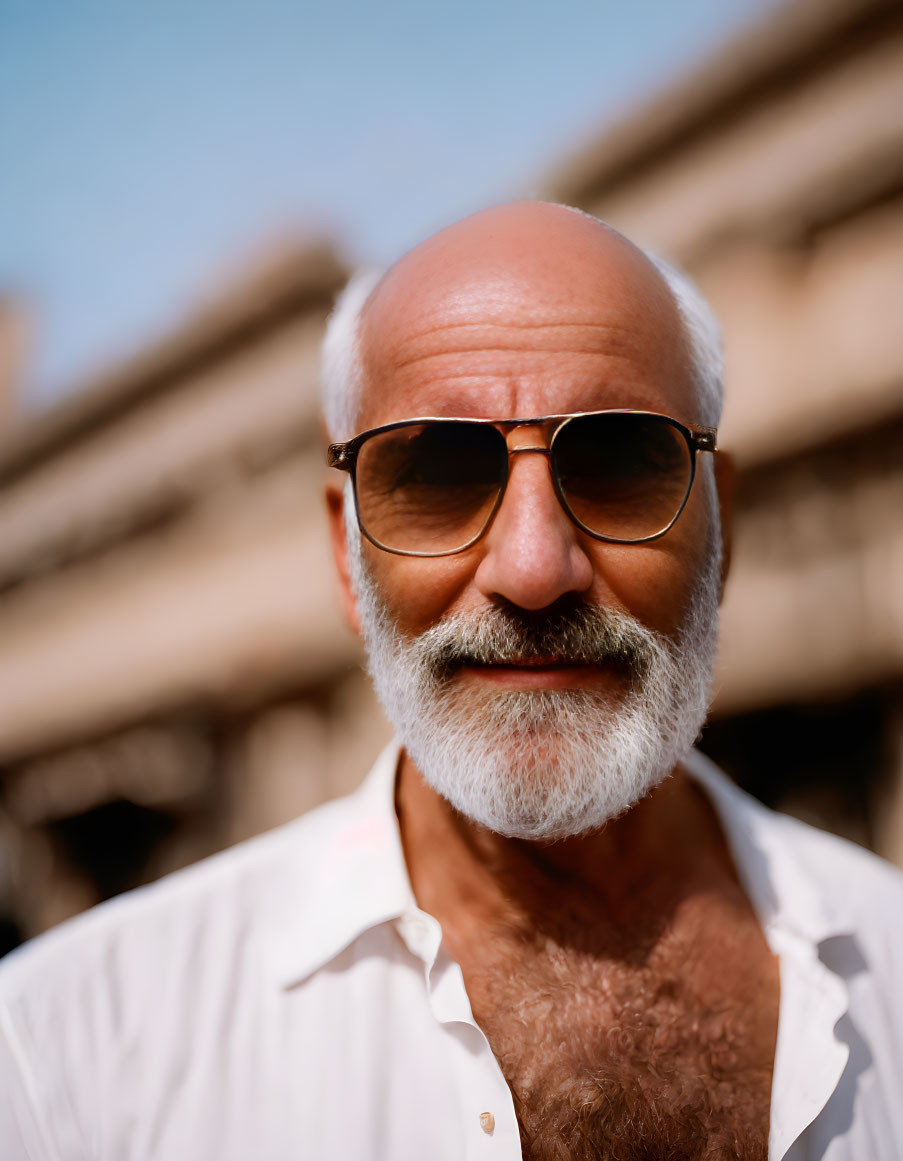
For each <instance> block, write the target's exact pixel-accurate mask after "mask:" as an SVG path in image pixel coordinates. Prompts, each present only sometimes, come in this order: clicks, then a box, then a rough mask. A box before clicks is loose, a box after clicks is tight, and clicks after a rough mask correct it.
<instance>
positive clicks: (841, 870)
mask: <svg viewBox="0 0 903 1161" xmlns="http://www.w3.org/2000/svg"><path fill="white" fill-rule="evenodd" d="M770 813H771V816H772V820H773V825H774V827H775V829H776V830H777V831H778V832H779V833H780V834H781V835H782V837H783V839H784V841H785V842H786V843H787V844H788V845H789V846H790V847H791V848H792V850H793V853H794V857H795V858H796V860H797V861H798V862H799V863H800V865H801V866H803V867H804V868H805V870H806V871H807V872H808V873H809V875H810V876H811V878H812V880H813V881H817V882H818V883H819V884H820V886H821V888H822V892H823V894H825V895H826V896H827V897H829V898H830V899H833V900H836V901H837V902H838V903H839V904H840V905H842V906H844V907H845V908H846V910H847V911H848V912H849V913H850V914H851V915H852V916H854V917H856V918H857V919H858V921H859V923H860V925H861V923H862V922H863V920H865V919H866V918H872V917H873V918H877V919H879V920H885V919H887V918H889V917H890V916H891V915H893V914H895V915H896V916H897V918H898V919H899V918H900V917H901V916H903V870H901V869H900V868H899V867H897V866H895V865H894V864H893V863H890V862H888V861H887V860H886V859H883V858H881V857H880V856H878V855H876V854H874V853H873V852H872V851H870V850H867V849H866V848H865V847H863V846H860V844H859V843H856V842H853V841H852V840H850V839H848V838H841V837H840V836H839V835H836V834H832V833H831V832H830V831H826V830H821V829H820V828H819V827H816V826H812V825H810V824H809V823H807V822H804V821H802V820H800V819H798V818H794V817H793V816H791V815H788V814H782V813H778V812H774V811H772V812H770ZM894 934H895V935H897V936H898V937H899V938H900V939H901V942H903V928H900V927H899V925H897V926H895V929H894Z"/></svg>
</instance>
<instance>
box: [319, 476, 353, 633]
mask: <svg viewBox="0 0 903 1161" xmlns="http://www.w3.org/2000/svg"><path fill="white" fill-rule="evenodd" d="M326 510H327V512H328V513H329V533H330V536H331V538H332V554H333V557H334V558H335V564H336V570H337V571H338V574H339V589H340V592H341V594H342V608H343V609H344V612H345V619H346V620H347V621H348V624H349V625H350V626H351V628H352V629H353V630H354V632H355V633H357V635H358V636H360V635H361V622H360V618H359V617H358V613H357V601H356V600H355V597H354V588H353V586H352V584H351V572H350V569H349V567H348V540H347V538H346V536H345V495H344V492H343V490H342V487H341V485H339V484H334V483H332V482H330V483H328V484H327V485H326Z"/></svg>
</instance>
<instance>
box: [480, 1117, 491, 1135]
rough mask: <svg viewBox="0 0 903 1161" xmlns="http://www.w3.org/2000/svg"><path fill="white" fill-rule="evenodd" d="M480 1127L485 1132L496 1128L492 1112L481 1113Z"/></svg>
mask: <svg viewBox="0 0 903 1161" xmlns="http://www.w3.org/2000/svg"><path fill="white" fill-rule="evenodd" d="M480 1128H481V1129H482V1130H483V1132H484V1133H491V1132H492V1130H493V1129H494V1128H495V1117H494V1116H493V1115H492V1113H480Z"/></svg>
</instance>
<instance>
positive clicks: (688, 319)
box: [643, 250, 724, 427]
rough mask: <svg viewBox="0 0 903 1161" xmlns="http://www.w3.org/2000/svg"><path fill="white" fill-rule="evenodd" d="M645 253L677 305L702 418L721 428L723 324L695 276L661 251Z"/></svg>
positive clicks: (705, 421) (708, 424) (704, 421)
mask: <svg viewBox="0 0 903 1161" xmlns="http://www.w3.org/2000/svg"><path fill="white" fill-rule="evenodd" d="M643 253H644V254H645V255H646V257H647V258H648V259H649V261H650V262H651V263H652V265H653V266H654V267H655V268H656V270H657V271H658V272H659V274H660V275H661V276H662V278H663V279H664V280H665V282H666V283H667V286H668V289H669V290H670V291H671V294H672V296H673V298H674V301H675V303H676V304H677V309H678V312H679V313H680V319H681V322H682V323H683V326H684V332H685V334H686V336H687V342H688V344H689V347H690V358H691V359H692V362H693V371H694V375H695V378H696V394H697V398H698V399H699V412H700V420H701V422H702V423H703V424H705V425H706V426H707V427H717V426H718V424H719V423H720V422H721V409H722V406H723V405H724V352H723V349H722V345H721V324H720V323H719V322H718V318H717V316H716V315H715V312H714V311H713V310H712V308H711V307H710V306H709V304H708V302H707V301H706V300H705V299H704V298H703V297H702V295H701V294H700V293H699V290H698V289H697V288H696V284H695V283H694V282H693V281H692V279H690V278H689V277H688V276H687V275H686V274H684V272H683V271H682V270H678V269H677V268H676V267H675V266H671V265H670V264H669V263H668V262H666V261H665V260H664V258H659V256H658V255H657V254H651V253H650V252H649V251H648V250H644V251H643Z"/></svg>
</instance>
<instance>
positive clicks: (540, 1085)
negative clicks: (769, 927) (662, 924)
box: [465, 923, 777, 1161]
mask: <svg viewBox="0 0 903 1161" xmlns="http://www.w3.org/2000/svg"><path fill="white" fill-rule="evenodd" d="M606 943H607V944H608V947H609V949H610V948H611V945H612V939H611V938H609V939H608V940H606ZM499 949H502V950H501V951H500V950H499ZM615 950H616V954H614V955H612V954H600V952H599V948H598V946H579V945H577V946H575V945H574V944H573V943H567V942H563V941H561V940H559V939H557V938H556V937H555V935H554V934H549V933H548V932H546V933H544V934H542V935H540V934H537V935H536V936H535V938H533V939H531V940H528V941H524V940H523V938H521V939H520V940H519V941H518V942H517V946H516V950H515V944H514V942H513V941H512V940H510V939H508V940H506V939H505V937H504V936H501V937H500V938H499V939H497V940H488V941H486V943H485V944H484V945H483V950H482V951H479V952H477V953H476V954H475V955H473V956H472V957H471V960H470V963H469V965H468V966H467V967H466V968H465V978H466V979H467V986H468V991H469V992H470V993H471V1000H472V1003H473V1008H474V1016H475V1018H476V1020H477V1022H478V1024H479V1025H480V1026H481V1028H482V1029H483V1031H484V1032H485V1034H486V1036H487V1038H488V1040H489V1043H490V1045H491V1047H492V1049H493V1052H494V1053H495V1055H496V1058H497V1059H498V1061H499V1064H500V1066H501V1068H502V1072H503V1073H504V1075H505V1078H506V1080H507V1081H508V1084H509V1086H510V1088H511V1091H512V1093H513V1095H514V1101H515V1108H516V1112H517V1116H518V1121H519V1125H520V1129H521V1141H522V1147H523V1155H524V1158H525V1159H527V1161H572V1159H578V1158H579V1159H580V1161H603V1159H604V1161H728V1159H730V1161H765V1159H766V1157H767V1142H768V1124H769V1103H770V1089H771V1075H772V1062H773V1056H774V1040H775V1034H776V1027H777V980H776V972H775V971H774V970H773V963H772V961H771V957H770V955H768V953H767V949H766V948H765V946H764V941H763V940H762V938H761V934H760V933H759V932H758V929H756V930H755V931H752V930H750V929H749V928H748V927H747V926H746V925H744V924H742V923H741V924H740V925H739V930H737V929H734V928H728V929H726V930H725V929H724V928H721V934H719V935H717V936H715V937H713V936H711V935H707V934H705V933H704V932H700V930H698V928H695V927H694V925H692V924H691V925H689V928H688V929H685V930H684V931H682V932H680V933H677V934H674V935H672V936H671V937H669V938H667V939H665V940H663V941H658V945H657V946H656V947H655V948H650V947H646V948H643V947H641V946H637V945H634V946H633V947H631V948H629V949H628V948H623V947H622V948H617V949H615Z"/></svg>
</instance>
